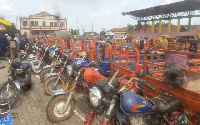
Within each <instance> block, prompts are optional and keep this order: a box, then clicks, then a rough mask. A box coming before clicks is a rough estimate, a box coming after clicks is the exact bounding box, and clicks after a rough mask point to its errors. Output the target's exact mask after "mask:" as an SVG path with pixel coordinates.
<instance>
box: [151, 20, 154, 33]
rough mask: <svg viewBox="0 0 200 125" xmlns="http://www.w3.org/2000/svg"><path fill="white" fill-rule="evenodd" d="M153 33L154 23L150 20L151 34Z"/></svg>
mask: <svg viewBox="0 0 200 125" xmlns="http://www.w3.org/2000/svg"><path fill="white" fill-rule="evenodd" d="M153 31H154V21H153V20H152V25H151V33H153Z"/></svg>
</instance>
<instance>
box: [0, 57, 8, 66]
mask: <svg viewBox="0 0 200 125" xmlns="http://www.w3.org/2000/svg"><path fill="white" fill-rule="evenodd" d="M0 60H7V61H8V63H9V64H10V60H9V59H8V58H6V57H0Z"/></svg>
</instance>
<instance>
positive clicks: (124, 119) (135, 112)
mask: <svg viewBox="0 0 200 125" xmlns="http://www.w3.org/2000/svg"><path fill="white" fill-rule="evenodd" d="M117 73H118V72H116V74H117ZM116 74H115V75H114V76H113V77H112V79H111V80H109V79H104V80H100V81H99V82H98V83H97V84H96V86H95V87H93V88H91V89H90V93H89V97H90V98H89V100H88V101H89V103H88V105H89V107H90V108H91V109H92V110H90V111H89V112H88V113H87V115H86V117H85V121H84V125H92V123H93V121H94V118H95V114H96V115H100V114H104V118H103V120H101V122H100V124H101V125H110V124H112V125H116V124H119V125H126V124H131V125H135V120H136V118H137V120H138V118H139V119H140V121H141V122H142V123H140V124H147V125H171V122H170V117H171V116H172V112H174V111H179V112H180V111H181V109H183V106H182V104H181V102H180V100H179V99H177V98H176V97H175V96H172V95H170V94H166V93H163V94H161V95H159V96H157V97H154V98H147V96H146V98H144V97H142V95H139V94H137V93H135V92H134V91H132V90H131V88H130V89H126V87H127V85H130V84H132V85H134V87H137V88H139V89H140V90H141V91H142V86H146V87H148V88H150V89H152V90H154V91H155V88H154V87H152V86H150V85H149V84H147V83H146V82H145V80H142V79H138V78H134V77H133V78H131V79H130V80H129V81H128V82H127V83H126V84H125V85H124V86H123V87H122V88H120V89H119V80H120V79H119V78H115V76H116ZM132 80H137V82H134V83H133V82H132ZM143 93H144V92H143ZM144 95H146V94H145V93H144ZM137 122H138V121H137ZM137 124H138V123H137ZM188 125H189V124H188Z"/></svg>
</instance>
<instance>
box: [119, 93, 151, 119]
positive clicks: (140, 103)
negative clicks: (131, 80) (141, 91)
mask: <svg viewBox="0 0 200 125" xmlns="http://www.w3.org/2000/svg"><path fill="white" fill-rule="evenodd" d="M120 108H121V110H122V111H123V112H124V113H125V114H127V115H136V114H144V113H148V112H150V111H152V110H153V105H152V104H151V103H150V102H148V101H147V100H146V99H144V98H143V97H142V96H140V95H138V94H136V93H134V92H133V91H126V92H123V93H122V94H121V95H120Z"/></svg>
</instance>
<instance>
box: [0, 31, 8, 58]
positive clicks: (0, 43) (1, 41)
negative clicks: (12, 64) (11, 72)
mask: <svg viewBox="0 0 200 125" xmlns="http://www.w3.org/2000/svg"><path fill="white" fill-rule="evenodd" d="M0 48H1V56H2V57H5V54H6V50H7V49H8V40H7V37H6V36H5V35H4V33H3V32H2V31H0Z"/></svg>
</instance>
